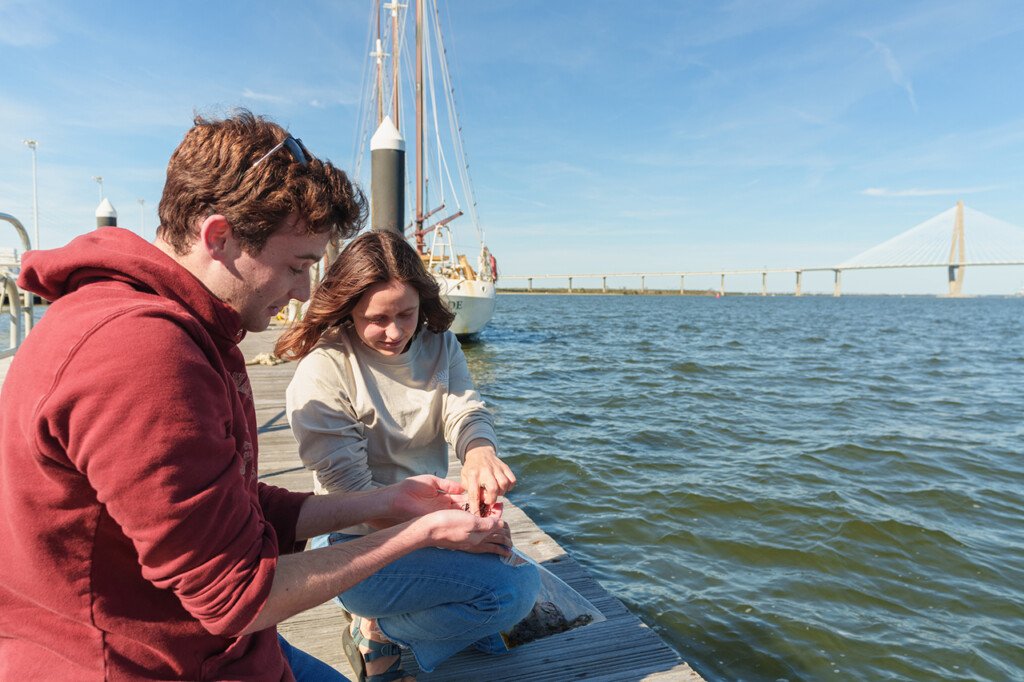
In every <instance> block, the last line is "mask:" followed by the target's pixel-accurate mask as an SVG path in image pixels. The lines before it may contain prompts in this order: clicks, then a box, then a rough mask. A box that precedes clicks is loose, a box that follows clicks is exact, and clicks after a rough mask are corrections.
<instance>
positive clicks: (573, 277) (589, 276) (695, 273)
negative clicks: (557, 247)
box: [499, 260, 1024, 296]
mask: <svg viewBox="0 0 1024 682" xmlns="http://www.w3.org/2000/svg"><path fill="white" fill-rule="evenodd" d="M996 265H1024V260H999V261H979V262H964V263H957V264H955V265H950V264H949V263H909V264H903V265H892V264H885V265H847V266H837V265H829V266H820V267H810V268H748V269H733V270H691V271H682V272H609V273H583V274H578V273H574V274H554V275H505V274H503V275H501V279H500V282H502V283H506V282H508V281H509V280H517V281H526V283H527V288H526V290H527V291H533V281H534V280H538V281H549V280H566V281H567V282H568V283H569V286H568V292H569V293H570V294H571V293H573V282H574V281H576V282H578V281H579V280H598V279H599V280H601V290H602V291H605V292H607V291H608V280H609V279H610V278H631V279H635V278H638V277H639V278H640V291H641V292H644V291H647V278H648V277H678V278H679V293H680V294H685V293H687V290H686V288H685V284H686V278H687V277H700V276H704V277H707V276H717V277H719V278H720V279H719V288H718V291H719V293H720V294H722V295H725V277H726V275H761V295H762V296H767V295H768V275H771V274H779V273H789V274H793V275H795V276H796V286H795V288H794V291H793V293H794V295H795V296H800V295H802V294H803V288H802V287H803V274H804V273H805V272H832V273H834V275H835V287H834V289H833V294H834V295H835V296H839V295H841V293H842V275H843V273H844V272H846V271H852V270H897V269H916V268H947V269H949V270H950V271H951V272H950V276H951V278H952V275H953V271H955V270H956V269H957V268H968V267H972V268H976V267H985V266H996ZM499 290H500V289H499ZM692 291H694V292H696V291H698V290H692ZM699 291H700V292H701V293H704V292H706V291H707V289H706V288H704V289H700V290H699Z"/></svg>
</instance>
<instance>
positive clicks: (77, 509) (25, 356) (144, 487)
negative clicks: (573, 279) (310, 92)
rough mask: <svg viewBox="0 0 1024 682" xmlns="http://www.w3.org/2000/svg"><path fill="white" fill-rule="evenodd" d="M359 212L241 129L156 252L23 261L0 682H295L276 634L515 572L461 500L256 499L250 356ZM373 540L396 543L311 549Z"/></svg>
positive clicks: (202, 142) (84, 250)
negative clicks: (335, 536) (476, 573)
mask: <svg viewBox="0 0 1024 682" xmlns="http://www.w3.org/2000/svg"><path fill="white" fill-rule="evenodd" d="M364 212H365V202H364V200H363V198H362V196H361V195H360V193H359V192H358V190H356V189H354V188H353V186H352V185H351V183H350V182H349V180H348V178H347V177H346V176H345V174H344V173H343V172H342V171H340V170H338V169H336V168H334V167H333V166H332V165H331V164H330V163H327V162H321V161H320V160H318V159H316V158H314V157H312V156H311V155H310V154H309V153H308V151H306V149H305V148H304V147H303V146H302V144H301V143H300V142H299V141H298V140H295V139H293V138H292V137H291V136H290V135H288V133H287V132H286V131H285V130H283V129H281V128H280V127H279V126H277V125H275V124H273V123H271V122H269V121H266V120H264V119H261V118H258V117H255V116H253V115H252V114H250V113H248V112H241V113H239V114H237V115H235V116H232V117H230V118H227V119H225V120H220V121H209V120H203V119H201V118H197V119H196V122H195V126H194V127H193V128H192V129H191V130H190V131H189V132H188V133H187V134H186V136H185V139H184V140H183V141H182V143H181V144H180V145H179V147H178V148H177V149H176V150H175V152H174V154H173V155H172V157H171V160H170V163H169V165H168V169H167V183H166V185H165V188H164V195H163V198H162V200H161V202H160V220H161V225H160V228H159V230H158V237H157V239H156V242H155V244H149V243H147V242H145V241H143V240H142V239H140V238H138V237H137V236H135V235H134V234H132V233H131V232H128V231H125V230H119V229H117V228H103V229H100V230H97V231H95V232H92V233H90V234H87V235H84V236H82V237H78V238H77V239H75V240H74V241H72V242H71V243H70V244H69V245H68V246H66V247H63V248H60V249H54V250H51V251H45V252H29V253H27V254H26V255H25V258H24V262H23V268H22V272H21V277H20V280H19V284H20V285H21V286H22V287H23V288H25V289H27V290H29V291H33V292H35V293H37V294H39V295H41V296H43V297H44V298H46V299H47V300H50V301H53V303H52V305H51V307H50V309H49V311H48V312H47V314H46V315H45V316H44V318H43V319H42V320H41V322H40V323H39V324H38V325H37V326H36V328H35V329H34V331H33V332H32V334H31V335H30V336H29V337H28V339H27V340H26V342H25V343H24V344H23V346H22V347H21V348H20V350H19V351H18V354H17V356H16V357H15V359H14V362H13V363H12V365H11V367H10V369H9V372H8V375H7V379H6V381H5V383H4V386H3V389H2V393H0V556H2V560H0V679H4V680H14V679H17V680H31V679H48V680H52V679H61V680H102V679H187V680H223V679H232V680H291V679H294V677H293V668H294V669H295V670H294V671H295V672H296V673H298V674H299V675H300V679H302V677H301V675H302V672H301V671H300V669H299V668H300V666H301V665H313V666H314V667H316V662H315V661H313V660H311V658H310V657H308V656H305V655H303V654H302V653H301V652H297V651H296V650H294V649H293V648H292V647H290V646H288V645H287V643H282V642H279V639H278V636H277V634H276V629H275V627H274V626H275V625H276V624H277V623H278V622H280V621H282V620H284V619H285V618H288V617H289V616H291V615H293V614H295V613H298V612H300V611H302V610H305V609H308V608H311V607H313V606H316V605H317V604H320V603H323V602H325V601H327V600H328V599H330V598H331V597H333V596H334V595H336V594H338V593H339V592H342V591H344V590H346V589H348V588H349V587H351V586H352V585H354V584H355V583H357V582H358V581H360V580H362V579H364V578H366V577H367V576H369V575H370V574H372V573H373V572H375V571H376V570H378V569H379V568H381V567H382V566H384V565H386V564H387V563H389V562H390V561H393V560H394V559H396V558H398V557H400V556H403V555H404V554H406V553H408V552H410V551H413V550H415V549H418V548H421V547H426V546H438V547H447V548H451V549H462V550H467V551H473V552H492V553H498V554H505V553H507V549H506V547H507V546H509V545H510V544H511V541H510V538H509V535H508V528H507V526H506V525H505V524H503V523H502V522H501V520H500V519H499V518H496V517H490V518H479V517H476V516H474V515H472V514H467V513H465V512H462V511H461V510H460V509H459V507H460V505H461V503H462V501H463V500H462V497H461V496H460V495H459V493H461V488H460V487H459V486H458V485H457V484H455V483H453V482H449V481H445V480H442V479H438V478H435V477H431V476H423V477H417V478H415V479H411V480H409V481H406V482H404V483H402V484H399V485H396V486H391V487H388V488H384V489H381V490H378V491H373V492H368V493H354V494H347V495H344V496H337V495H319V496H315V497H313V496H309V495H305V494H298V493H292V492H289V491H286V490H283V489H280V488H274V487H272V486H268V485H265V484H263V483H260V482H259V481H258V480H257V476H256V472H257V425H256V419H255V411H254V407H253V400H252V392H251V390H250V387H249V381H248V376H247V375H246V371H245V365H244V358H243V357H242V355H241V353H240V352H239V350H238V348H237V343H238V342H239V341H240V340H241V339H242V337H243V336H244V335H245V332H246V331H261V330H263V329H265V328H266V327H267V325H268V323H269V321H270V318H271V316H272V315H274V313H275V312H276V311H277V310H278V309H280V308H281V307H282V306H284V305H285V304H287V303H288V301H289V299H291V298H297V299H300V300H305V299H306V298H308V296H309V267H310V266H311V265H312V264H314V263H315V262H317V261H318V260H319V259H320V257H321V256H322V255H323V253H324V249H325V247H326V245H327V244H328V242H329V241H331V240H337V239H340V238H342V237H346V236H351V234H353V233H354V232H355V231H356V230H357V229H358V227H359V225H360V222H361V220H362V219H363V216H364ZM368 521H372V522H376V523H377V524H378V525H380V526H387V527H386V528H385V529H384V530H381V531H379V532H377V533H374V534H372V535H370V536H368V537H367V538H365V539H364V540H362V541H360V543H359V544H358V545H357V543H350V544H346V545H341V546H337V547H331V548H326V549H318V550H313V551H309V552H297V550H300V549H301V548H302V546H303V543H304V540H305V539H306V538H309V537H313V536H316V535H319V534H322V533H325V532H329V531H332V530H336V529H339V528H344V527H347V526H352V525H355V524H358V523H363V522H368ZM293 552H297V553H293ZM285 652H287V653H285ZM290 663H291V665H290ZM324 672H325V671H324V670H323V669H322V668H321V669H320V670H319V673H324ZM319 673H318V674H319ZM318 679H319V678H318Z"/></svg>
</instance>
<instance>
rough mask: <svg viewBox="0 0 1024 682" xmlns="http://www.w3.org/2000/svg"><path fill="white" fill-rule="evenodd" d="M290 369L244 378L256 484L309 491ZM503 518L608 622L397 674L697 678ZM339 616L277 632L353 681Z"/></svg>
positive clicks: (546, 542)
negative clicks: (292, 415)
mask: <svg viewBox="0 0 1024 682" xmlns="http://www.w3.org/2000/svg"><path fill="white" fill-rule="evenodd" d="M278 333H279V330H275V329H273V328H272V329H271V330H270V331H267V332H264V333H262V334H250V335H248V337H246V339H245V340H244V341H243V342H242V344H241V348H242V352H243V353H244V354H245V357H246V359H247V360H251V359H253V358H255V357H256V356H257V355H258V354H260V353H267V352H270V351H271V350H272V346H273V343H274V341H275V340H276V338H277V336H278ZM294 369H295V365H294V363H286V364H280V365H273V366H263V365H251V366H250V367H249V377H250V379H251V381H252V388H253V395H254V397H255V400H256V419H257V423H258V424H259V428H260V436H259V439H260V478H261V479H262V480H264V481H266V482H267V483H273V484H274V485H280V486H283V487H285V488H289V489H291V490H312V475H311V474H310V473H308V472H307V471H306V470H305V469H304V468H303V467H302V464H301V463H300V462H299V459H298V455H297V453H296V447H295V440H294V438H293V437H292V433H291V429H290V428H289V426H288V420H287V417H286V416H285V398H284V394H285V388H286V387H287V386H288V382H289V381H291V377H292V373H293V372H294ZM458 472H459V463H458V461H457V460H454V459H453V460H452V466H451V469H450V471H449V475H450V476H452V477H457V476H458ZM504 516H505V518H506V519H507V520H508V522H509V524H510V525H511V527H512V534H513V540H514V541H515V544H516V547H518V548H519V549H520V550H521V551H522V552H524V553H526V554H528V555H529V556H530V557H532V558H533V559H535V560H536V561H539V562H541V563H542V564H543V565H544V566H545V567H546V568H547V569H548V570H550V571H551V572H552V573H554V574H555V575H556V576H558V577H559V578H561V579H562V580H563V581H565V582H566V583H568V584H569V585H571V586H572V587H573V588H574V589H575V590H577V591H578V592H579V593H580V594H582V595H583V596H584V597H586V598H587V599H588V600H590V602H591V603H592V604H593V605H594V606H596V607H597V608H598V609H600V611H601V612H602V613H603V614H604V615H605V616H606V618H607V620H605V621H602V622H599V623H594V624H591V625H588V626H586V627H582V628H579V629H577V630H572V631H570V632H566V633H563V634H560V635H554V636H551V637H547V638H545V639H541V640H537V641H534V642H530V643H528V644H524V645H522V646H520V647H517V648H515V649H514V650H513V651H512V652H511V653H509V654H507V655H504V656H488V655H485V654H482V653H478V652H475V651H469V650H467V651H464V652H462V653H460V654H459V655H457V656H455V657H453V658H451V659H449V660H448V661H446V662H445V663H443V664H442V665H441V666H440V667H438V669H437V670H435V671H434V672H433V673H429V674H428V673H423V672H420V670H419V668H418V666H417V665H416V662H415V661H414V660H413V658H412V656H411V655H410V654H409V653H408V652H407V653H406V654H405V656H404V660H403V667H404V668H405V669H406V670H407V671H408V672H409V673H411V674H414V675H416V676H417V679H418V680H420V681H421V682H430V681H441V680H443V681H444V682H459V681H465V682H485V681H491V680H502V681H504V680H531V681H533V682H539V681H542V680H551V681H552V682H563V681H565V680H594V681H598V680H600V681H605V682H612V681H615V682H620V681H621V682H627V681H631V680H656V681H663V680H680V681H686V682H697V681H700V680H701V679H702V678H701V677H700V676H699V675H698V674H697V673H696V672H694V671H693V669H692V668H690V666H688V665H687V664H686V663H684V662H683V661H682V660H681V659H680V657H679V654H677V653H676V652H675V651H674V650H673V649H672V648H671V647H669V646H668V645H667V644H665V642H663V641H662V640H661V638H659V637H658V635H657V634H656V633H655V632H654V631H653V630H651V629H650V628H648V627H647V626H646V625H644V624H643V623H642V622H640V619H639V618H637V617H636V616H634V615H633V614H632V613H630V612H629V611H628V610H627V609H626V608H625V606H623V605H622V602H620V601H619V600H618V599H616V598H615V597H613V596H612V595H610V594H609V593H608V592H607V591H605V590H604V588H602V587H601V586H600V585H599V584H598V583H597V581H595V580H594V579H593V578H592V577H590V575H588V574H587V572H586V571H585V570H584V569H583V568H582V567H581V566H580V565H579V564H578V563H576V562H575V561H574V560H573V559H572V557H570V556H569V555H568V554H566V552H565V550H563V549H562V548H561V547H560V546H559V545H558V544H557V543H556V542H555V541H554V540H552V539H551V537H549V536H548V535H547V534H546V533H544V531H542V530H541V529H540V528H538V527H537V526H536V524H534V523H533V522H532V521H531V520H530V519H529V517H527V516H526V514H524V513H523V511H522V510H520V509H519V508H518V507H516V506H515V505H513V504H511V503H509V502H507V501H506V503H505V515H504ZM345 626H346V624H345V620H344V618H343V616H342V610H341V609H340V608H339V607H337V606H336V605H335V604H333V603H328V604H323V605H321V606H319V607H317V608H315V609H312V610H310V611H307V612H305V613H302V614H299V615H297V616H295V617H294V618H291V619H289V620H287V621H285V622H284V623H282V624H281V625H280V626H279V630H280V632H281V634H282V635H284V637H285V638H287V639H288V641H289V642H291V643H292V644H294V645H295V646H297V647H299V648H300V649H303V650H305V651H308V652H309V653H311V654H313V655H314V656H316V657H318V658H320V659H321V660H324V661H326V662H328V663H330V664H331V665H333V666H334V667H335V668H337V669H338V670H340V671H341V672H342V673H343V674H345V675H347V676H349V677H351V678H352V679H354V676H353V674H352V670H351V669H350V668H349V665H348V662H347V660H346V659H345V656H344V654H343V653H342V651H341V630H342V628H343V627H345Z"/></svg>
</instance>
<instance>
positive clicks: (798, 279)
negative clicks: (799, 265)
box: [793, 270, 804, 296]
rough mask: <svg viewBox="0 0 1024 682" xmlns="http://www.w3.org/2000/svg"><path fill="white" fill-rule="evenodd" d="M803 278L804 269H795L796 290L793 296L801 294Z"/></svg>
mask: <svg viewBox="0 0 1024 682" xmlns="http://www.w3.org/2000/svg"><path fill="white" fill-rule="evenodd" d="M803 278H804V271H803V270H797V271H796V291H795V292H794V294H793V295H794V296H803V293H804V292H803Z"/></svg>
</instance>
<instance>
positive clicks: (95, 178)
mask: <svg viewBox="0 0 1024 682" xmlns="http://www.w3.org/2000/svg"><path fill="white" fill-rule="evenodd" d="M92 179H93V180H95V181H96V182H97V183H99V186H100V201H101V202H102V201H103V176H102V175H94V176H92Z"/></svg>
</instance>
